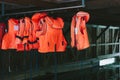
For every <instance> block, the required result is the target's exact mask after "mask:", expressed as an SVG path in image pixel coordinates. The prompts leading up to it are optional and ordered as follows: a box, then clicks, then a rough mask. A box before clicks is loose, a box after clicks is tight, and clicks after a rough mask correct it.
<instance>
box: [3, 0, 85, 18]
mask: <svg viewBox="0 0 120 80" xmlns="http://www.w3.org/2000/svg"><path fill="white" fill-rule="evenodd" d="M81 7H85V0H82V2H81V5H79V6H71V7H61V8H51V9H44V10H34V11H26V12H18V13H8V14H5V15H4V16H11V15H19V14H28V13H35V12H48V11H58V10H65V9H75V8H81Z"/></svg>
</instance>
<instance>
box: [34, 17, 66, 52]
mask: <svg viewBox="0 0 120 80" xmlns="http://www.w3.org/2000/svg"><path fill="white" fill-rule="evenodd" d="M63 26H64V22H63V20H62V19H61V18H56V19H53V18H52V17H48V16H46V17H45V18H41V20H40V31H37V32H36V35H37V37H39V48H38V51H39V52H41V53H47V52H55V51H56V52H63V51H65V49H66V46H67V42H66V40H65V38H64V36H63V33H62V28H63Z"/></svg>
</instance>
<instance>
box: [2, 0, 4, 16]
mask: <svg viewBox="0 0 120 80" xmlns="http://www.w3.org/2000/svg"><path fill="white" fill-rule="evenodd" d="M1 8H2V9H1V14H2V16H4V14H5V4H4V0H2V6H1Z"/></svg>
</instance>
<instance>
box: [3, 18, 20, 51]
mask: <svg viewBox="0 0 120 80" xmlns="http://www.w3.org/2000/svg"><path fill="white" fill-rule="evenodd" d="M18 29H19V22H18V20H16V19H14V18H11V19H9V20H8V33H6V34H5V35H4V37H3V40H2V49H16V43H15V41H16V36H15V35H16V34H17V31H18Z"/></svg>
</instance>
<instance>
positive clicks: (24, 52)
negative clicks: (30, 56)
mask: <svg viewBox="0 0 120 80" xmlns="http://www.w3.org/2000/svg"><path fill="white" fill-rule="evenodd" d="M25 48H26V44H24V71H25V73H24V74H25V75H24V76H25V78H24V80H26V49H25Z"/></svg>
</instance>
